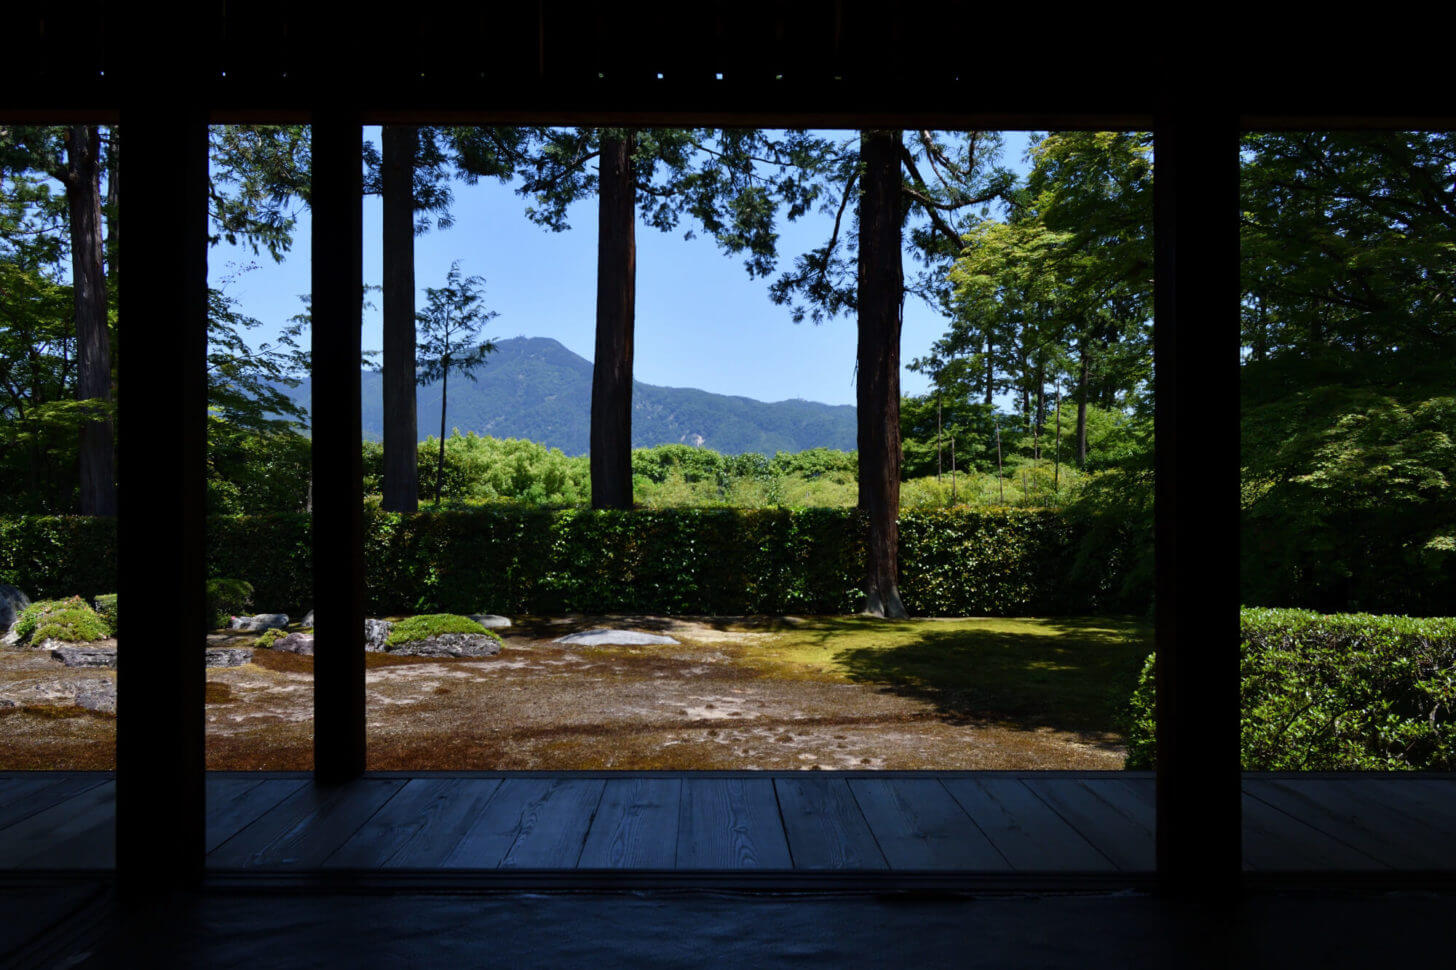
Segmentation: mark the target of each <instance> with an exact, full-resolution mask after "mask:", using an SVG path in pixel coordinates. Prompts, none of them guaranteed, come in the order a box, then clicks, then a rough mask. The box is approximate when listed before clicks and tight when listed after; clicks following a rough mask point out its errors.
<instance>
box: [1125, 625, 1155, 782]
mask: <svg viewBox="0 0 1456 970" xmlns="http://www.w3.org/2000/svg"><path fill="white" fill-rule="evenodd" d="M1157 675H1158V657H1157V654H1152V653H1150V654H1148V659H1147V660H1145V661H1144V662H1143V669H1142V672H1141V673H1139V674H1138V682H1137V687H1135V688H1134V689H1133V692H1132V698H1131V699H1130V700H1129V701H1128V705H1127V709H1126V711H1125V712H1124V714H1123V718H1124V720H1125V721H1126V727H1125V728H1124V734H1125V736H1126V737H1127V761H1126V762H1125V763H1124V764H1123V767H1124V768H1125V769H1127V770H1128V771H1152V770H1153V769H1155V768H1156V767H1157V766H1158V718H1157V713H1158V710H1157V700H1158V676H1157Z"/></svg>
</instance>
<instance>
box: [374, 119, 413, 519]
mask: <svg viewBox="0 0 1456 970" xmlns="http://www.w3.org/2000/svg"><path fill="white" fill-rule="evenodd" d="M383 135H384V167H383V172H382V174H383V181H384V185H383V189H384V497H383V501H382V503H381V505H382V507H383V508H384V510H385V511H386V512H415V511H418V510H419V505H420V489H419V444H418V441H417V439H418V438H419V426H418V424H417V415H416V413H415V207H414V172H415V151H416V146H417V145H418V142H419V132H418V130H417V129H416V128H414V127H413V126H410V125H385V126H384V132H383Z"/></svg>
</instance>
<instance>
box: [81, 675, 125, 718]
mask: <svg viewBox="0 0 1456 970" xmlns="http://www.w3.org/2000/svg"><path fill="white" fill-rule="evenodd" d="M76 706H77V707H84V708H85V709H86V710H88V711H99V712H101V713H102V714H115V713H116V681H114V680H93V681H88V682H87V683H85V684H82V685H81V686H80V687H78V688H76Z"/></svg>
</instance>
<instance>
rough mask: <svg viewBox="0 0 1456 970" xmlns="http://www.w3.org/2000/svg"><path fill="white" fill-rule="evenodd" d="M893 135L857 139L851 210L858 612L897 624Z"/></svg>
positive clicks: (899, 293) (897, 227)
mask: <svg viewBox="0 0 1456 970" xmlns="http://www.w3.org/2000/svg"><path fill="white" fill-rule="evenodd" d="M900 150H901V149H900V132H898V131H872V132H865V133H864V134H863V135H861V136H860V157H861V160H862V162H863V164H864V176H863V180H862V181H861V183H860V184H861V186H862V190H861V191H862V194H861V196H860V203H859V205H860V209H859V226H860V231H859V280H858V285H859V301H858V302H859V349H858V358H857V359H858V373H857V380H856V388H855V398H856V414H857V419H858V424H859V428H858V431H859V435H858V437H859V506H860V508H861V509H862V510H864V512H865V514H866V516H867V518H868V519H869V536H868V541H867V542H866V545H865V553H866V560H867V561H866V563H865V604H864V612H865V613H867V614H869V615H871V616H883V617H889V618H892V619H901V618H904V616H905V615H906V614H905V607H904V605H903V604H902V603H901V602H900V589H899V581H898V573H899V544H900V530H899V523H898V517H899V512H900V474H899V456H900V327H901V323H902V313H903V310H904V304H905V277H904V271H903V269H902V268H901V265H900V259H901V255H900V245H901V244H900V233H901V210H900Z"/></svg>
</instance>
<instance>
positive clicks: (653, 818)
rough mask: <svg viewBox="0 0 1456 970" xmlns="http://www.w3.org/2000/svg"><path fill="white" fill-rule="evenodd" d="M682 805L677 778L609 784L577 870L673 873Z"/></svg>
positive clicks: (613, 780) (612, 782) (679, 780)
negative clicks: (658, 871)
mask: <svg viewBox="0 0 1456 970" xmlns="http://www.w3.org/2000/svg"><path fill="white" fill-rule="evenodd" d="M681 801H682V779H681V778H613V779H611V780H609V781H608V782H607V784H606V787H605V788H604V789H603V790H602V800H601V804H600V805H598V806H597V813H596V816H595V818H593V819H592V825H591V829H590V831H588V833H587V837H586V845H585V847H584V848H583V849H582V852H581V858H580V859H578V860H577V866H578V868H581V869H671V868H672V867H673V865H674V864H675V862H676V859H677V826H678V811H679V807H680V803H681Z"/></svg>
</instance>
